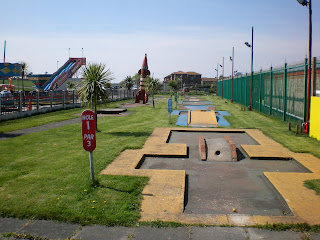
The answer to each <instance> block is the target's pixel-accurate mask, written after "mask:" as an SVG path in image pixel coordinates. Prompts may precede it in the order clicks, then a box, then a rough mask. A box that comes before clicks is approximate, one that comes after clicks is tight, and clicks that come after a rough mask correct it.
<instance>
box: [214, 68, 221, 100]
mask: <svg viewBox="0 0 320 240" xmlns="http://www.w3.org/2000/svg"><path fill="white" fill-rule="evenodd" d="M219 66H221V65H220V64H219V63H217V68H216V69H214V70H216V71H217V83H218V79H219ZM221 67H222V66H221ZM217 92H218V90H217ZM221 98H222V99H223V79H222V86H221Z"/></svg>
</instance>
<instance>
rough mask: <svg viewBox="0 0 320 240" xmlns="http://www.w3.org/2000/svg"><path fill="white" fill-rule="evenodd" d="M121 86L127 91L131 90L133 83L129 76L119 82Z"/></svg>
mask: <svg viewBox="0 0 320 240" xmlns="http://www.w3.org/2000/svg"><path fill="white" fill-rule="evenodd" d="M120 84H121V86H123V87H125V88H126V89H128V90H129V91H130V90H131V89H132V87H133V86H134V85H135V81H134V80H133V78H132V77H131V76H127V77H126V78H125V79H124V80H123V81H121V83H120Z"/></svg>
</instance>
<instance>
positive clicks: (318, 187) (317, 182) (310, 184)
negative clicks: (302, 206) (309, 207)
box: [304, 179, 320, 195]
mask: <svg viewBox="0 0 320 240" xmlns="http://www.w3.org/2000/svg"><path fill="white" fill-rule="evenodd" d="M304 186H306V187H307V188H310V189H312V190H314V191H316V193H317V195H320V179H312V180H306V181H305V182H304Z"/></svg>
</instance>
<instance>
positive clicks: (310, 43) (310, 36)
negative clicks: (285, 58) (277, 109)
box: [304, 0, 312, 133]
mask: <svg viewBox="0 0 320 240" xmlns="http://www.w3.org/2000/svg"><path fill="white" fill-rule="evenodd" d="M311 58H312V7H311V0H309V61H308V96H307V121H306V123H305V129H304V131H305V133H308V132H309V117H310V116H309V115H310V92H311Z"/></svg>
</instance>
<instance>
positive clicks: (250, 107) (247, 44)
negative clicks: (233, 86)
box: [244, 27, 253, 111]
mask: <svg viewBox="0 0 320 240" xmlns="http://www.w3.org/2000/svg"><path fill="white" fill-rule="evenodd" d="M244 44H245V45H246V46H247V47H249V48H251V83H250V105H249V111H251V110H252V75H253V27H252V31H251V45H250V43H248V42H245V43H244Z"/></svg>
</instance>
